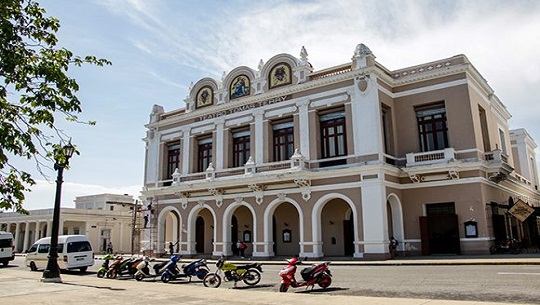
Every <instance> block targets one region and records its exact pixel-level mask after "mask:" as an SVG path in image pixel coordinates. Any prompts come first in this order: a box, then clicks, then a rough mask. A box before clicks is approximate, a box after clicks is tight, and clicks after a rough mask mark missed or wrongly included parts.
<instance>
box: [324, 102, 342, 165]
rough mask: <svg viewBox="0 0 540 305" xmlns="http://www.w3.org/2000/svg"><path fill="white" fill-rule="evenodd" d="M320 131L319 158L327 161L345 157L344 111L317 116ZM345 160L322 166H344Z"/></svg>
mask: <svg viewBox="0 0 540 305" xmlns="http://www.w3.org/2000/svg"><path fill="white" fill-rule="evenodd" d="M319 122H320V131H321V158H322V159H328V158H334V157H340V156H345V155H347V136H346V132H345V111H344V110H340V111H337V112H331V113H328V114H323V115H321V116H319ZM344 163H345V160H339V161H337V163H336V162H332V164H325V165H323V166H331V165H338V164H344Z"/></svg>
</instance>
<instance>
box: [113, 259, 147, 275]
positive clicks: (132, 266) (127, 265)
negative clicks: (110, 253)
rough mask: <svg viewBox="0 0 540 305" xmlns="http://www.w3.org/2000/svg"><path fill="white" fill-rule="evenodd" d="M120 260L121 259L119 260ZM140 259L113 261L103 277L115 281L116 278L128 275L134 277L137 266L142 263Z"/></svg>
mask: <svg viewBox="0 0 540 305" xmlns="http://www.w3.org/2000/svg"><path fill="white" fill-rule="evenodd" d="M120 259H121V258H120ZM142 260H143V259H142V258H136V257H130V258H126V259H123V260H122V259H121V261H120V262H117V260H115V261H114V262H113V264H111V266H109V270H107V273H105V276H106V277H107V278H108V279H115V278H116V277H117V276H122V275H126V274H127V275H129V276H131V277H134V276H135V273H136V272H137V265H138V264H139V263H141V262H142Z"/></svg>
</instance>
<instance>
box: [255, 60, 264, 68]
mask: <svg viewBox="0 0 540 305" xmlns="http://www.w3.org/2000/svg"><path fill="white" fill-rule="evenodd" d="M263 67H264V62H263V60H262V59H261V60H260V61H259V66H258V67H257V69H259V71H261V70H262V68H263Z"/></svg>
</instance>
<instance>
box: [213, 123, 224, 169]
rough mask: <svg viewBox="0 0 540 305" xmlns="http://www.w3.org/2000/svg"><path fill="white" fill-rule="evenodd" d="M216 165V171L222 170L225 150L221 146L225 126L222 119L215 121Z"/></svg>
mask: <svg viewBox="0 0 540 305" xmlns="http://www.w3.org/2000/svg"><path fill="white" fill-rule="evenodd" d="M215 124H216V137H215V139H216V149H215V152H216V164H215V166H214V168H215V169H216V170H219V169H223V151H224V150H225V148H224V145H223V130H224V125H225V120H224V119H218V120H216V123H215Z"/></svg>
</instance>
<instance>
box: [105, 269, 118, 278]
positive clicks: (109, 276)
mask: <svg viewBox="0 0 540 305" xmlns="http://www.w3.org/2000/svg"><path fill="white" fill-rule="evenodd" d="M106 276H107V278H108V279H115V278H116V276H117V273H116V271H110V272H107V273H106Z"/></svg>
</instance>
